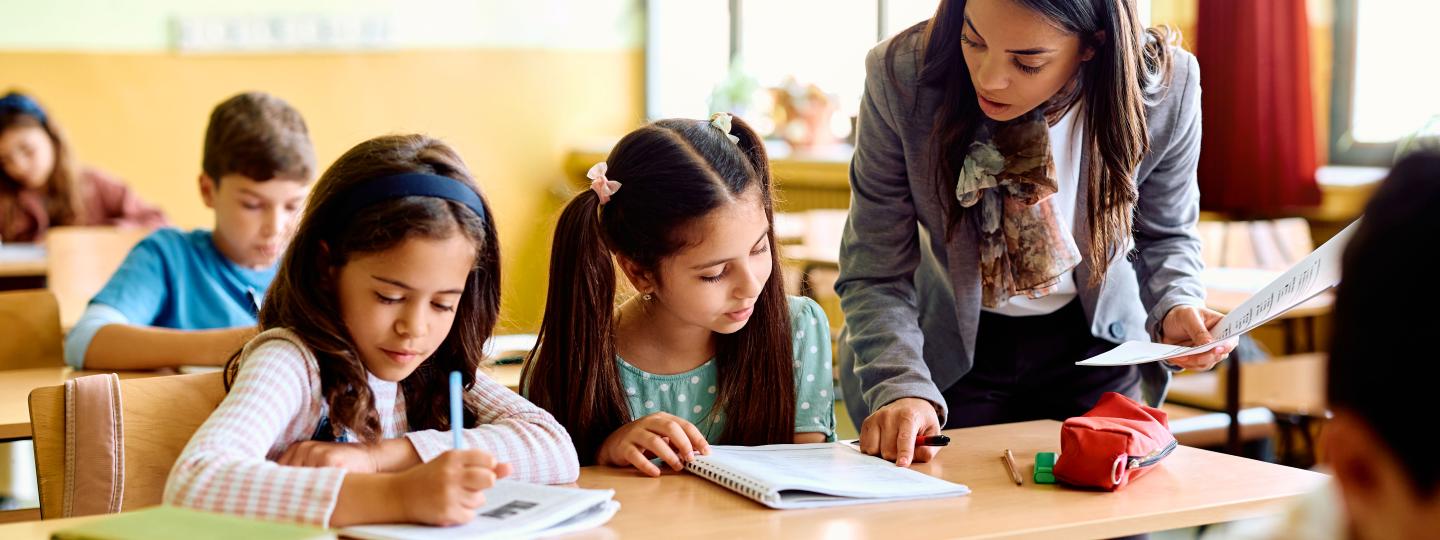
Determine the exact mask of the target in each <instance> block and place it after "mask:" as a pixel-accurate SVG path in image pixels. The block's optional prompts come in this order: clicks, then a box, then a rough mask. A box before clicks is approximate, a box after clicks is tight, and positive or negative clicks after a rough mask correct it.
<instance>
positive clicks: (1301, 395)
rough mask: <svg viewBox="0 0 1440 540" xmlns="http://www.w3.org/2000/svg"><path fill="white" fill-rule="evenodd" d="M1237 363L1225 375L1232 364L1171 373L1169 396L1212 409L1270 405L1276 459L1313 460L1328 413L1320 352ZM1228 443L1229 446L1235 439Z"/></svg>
mask: <svg viewBox="0 0 1440 540" xmlns="http://www.w3.org/2000/svg"><path fill="white" fill-rule="evenodd" d="M1240 366H1241V367H1240V368H1239V372H1238V373H1230V372H1229V370H1230V369H1234V367H1233V364H1230V363H1227V364H1225V365H1224V366H1223V367H1222V368H1220V369H1217V370H1216V371H1215V372H1212V373H1197V374H1194V375H1185V376H1180V377H1175V379H1174V380H1173V381H1172V382H1171V384H1170V397H1169V399H1170V400H1171V401H1173V402H1176V403H1184V404H1187V405H1193V406H1196V407H1202V408H1207V409H1212V410H1225V411H1229V410H1230V409H1231V408H1233V409H1234V410H1237V411H1238V410H1239V409H1241V408H1245V407H1265V408H1267V409H1270V410H1271V411H1272V412H1274V413H1275V420H1276V422H1275V427H1276V428H1277V433H1276V434H1277V435H1278V437H1277V438H1276V442H1277V448H1276V452H1277V454H1278V456H1279V459H1280V461H1281V462H1282V463H1287V464H1291V465H1298V466H1304V467H1308V466H1310V465H1312V464H1313V463H1315V461H1316V459H1317V458H1318V457H1319V455H1320V453H1319V451H1318V449H1317V448H1316V444H1315V443H1316V436H1315V433H1316V431H1317V428H1318V427H1319V426H1320V425H1323V423H1324V421H1325V419H1326V418H1329V415H1330V410H1329V406H1328V404H1327V402H1326V400H1325V373H1326V357H1325V355H1324V354H1305V355H1296V356H1290V357H1282V358H1276V359H1273V360H1270V361H1267V362H1256V363H1250V364H1240ZM1230 375H1238V377H1235V378H1237V379H1239V385H1238V391H1235V392H1234V393H1232V392H1231V391H1230V388H1229V387H1230V384H1231V381H1232V380H1234V379H1232V378H1231V377H1230ZM1227 395H1233V396H1235V398H1234V399H1235V400H1236V403H1228V400H1227V399H1226V396H1227ZM1227 405H1230V406H1232V407H1227ZM1231 443H1232V444H1231V446H1232V449H1233V448H1234V445H1235V444H1236V443H1238V439H1237V440H1234V441H1231Z"/></svg>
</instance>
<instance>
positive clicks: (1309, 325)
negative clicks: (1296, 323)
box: [1305, 317, 1320, 352]
mask: <svg viewBox="0 0 1440 540" xmlns="http://www.w3.org/2000/svg"><path fill="white" fill-rule="evenodd" d="M1315 319H1316V317H1306V318H1305V345H1306V347H1309V348H1307V349H1305V350H1306V351H1308V352H1315V351H1318V350H1320V344H1319V343H1317V342H1316V339H1315Z"/></svg>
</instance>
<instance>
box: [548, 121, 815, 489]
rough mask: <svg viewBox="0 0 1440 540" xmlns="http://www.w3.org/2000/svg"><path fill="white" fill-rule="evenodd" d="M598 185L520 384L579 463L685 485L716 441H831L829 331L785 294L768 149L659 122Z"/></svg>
mask: <svg viewBox="0 0 1440 540" xmlns="http://www.w3.org/2000/svg"><path fill="white" fill-rule="evenodd" d="M589 176H590V179H591V180H592V181H593V182H594V183H593V184H591V189H590V190H587V191H584V192H582V193H580V194H579V195H577V196H575V198H574V199H572V200H571V201H570V203H569V204H568V205H567V206H566V207H565V211H564V212H563V213H562V215H561V216H560V221H559V223H558V225H557V228H556V231H555V241H554V243H553V244H552V248H551V249H552V252H551V265H550V289H549V290H550V292H549V295H548V299H547V301H546V305H545V318H544V321H543V323H542V324H541V328H540V343H539V346H538V347H537V348H536V350H535V351H534V352H533V353H532V354H531V358H530V359H529V361H528V362H527V365H526V368H525V372H524V375H523V377H522V379H521V386H522V388H523V389H524V391H525V393H526V396H527V397H528V398H530V400H531V401H533V402H534V403H535V404H536V405H539V406H541V407H543V408H545V409H546V410H548V411H550V412H551V414H553V415H555V418H556V419H557V420H559V421H560V423H561V424H563V425H564V426H565V428H566V430H567V431H568V432H569V433H570V437H571V439H572V440H573V441H574V443H575V449H576V451H577V452H578V454H579V458H580V460H581V463H582V464H594V463H599V464H603V465H612V466H621V467H625V466H633V467H635V468H636V469H638V470H640V471H641V472H643V473H645V474H648V475H651V476H658V475H659V474H660V468H659V467H657V466H656V465H654V464H652V462H651V461H650V459H651V458H655V457H658V458H660V459H661V460H662V461H663V462H664V463H665V464H667V465H668V466H669V467H670V468H672V469H674V470H677V471H678V470H681V469H683V468H684V465H685V463H686V462H687V461H689V460H690V459H691V458H692V457H693V456H694V455H695V454H697V453H698V454H704V453H707V452H708V451H709V448H710V447H709V445H710V444H711V443H715V444H737V445H759V444H774V443H802V442H822V441H830V440H834V433H835V414H834V400H835V396H834V394H833V391H834V390H833V388H832V382H831V381H832V379H831V364H830V331H829V323H828V322H827V321H826V319H825V314H824V312H822V311H821V310H820V307H819V306H818V305H816V304H815V302H814V301H813V300H810V299H808V298H796V297H787V296H786V295H785V292H784V289H783V288H782V283H783V280H782V279H781V277H780V260H779V257H778V256H777V255H776V254H775V251H774V249H773V246H774V240H775V235H774V231H773V227H772V222H773V200H774V194H773V191H772V186H771V178H770V166H769V161H768V159H767V157H766V154H765V147H764V145H763V143H762V142H761V139H760V137H759V136H757V135H756V134H755V132H754V131H752V130H751V129H750V128H749V126H747V125H745V123H744V122H743V121H740V120H739V119H733V118H732V117H730V116H729V115H726V114H717V115H716V116H714V117H712V118H711V119H710V120H708V121H706V120H687V119H671V120H661V121H658V122H655V123H653V124H650V125H647V126H645V127H642V128H640V129H638V130H636V131H634V132H632V133H630V134H629V135H627V136H626V137H625V138H624V139H622V140H621V141H620V143H619V144H617V145H616V146H615V148H614V149H613V150H612V151H611V152H610V156H609V157H608V159H607V160H606V161H605V162H602V163H599V164H596V166H595V167H594V168H592V169H591V170H590V174H589ZM617 267H618V268H619V269H620V270H621V271H622V272H623V273H624V275H625V278H626V280H627V281H628V282H629V284H630V285H631V286H632V287H633V289H634V294H632V295H627V296H628V297H627V298H624V300H623V301H622V302H620V303H619V305H618V307H617V305H616V296H617V294H616V285H617V279H616V275H617V272H616V271H615V268H617Z"/></svg>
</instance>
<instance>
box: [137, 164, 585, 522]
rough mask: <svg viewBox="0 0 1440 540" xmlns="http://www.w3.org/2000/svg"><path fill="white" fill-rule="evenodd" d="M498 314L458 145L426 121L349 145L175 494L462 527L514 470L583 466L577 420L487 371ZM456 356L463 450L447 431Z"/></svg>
mask: <svg viewBox="0 0 1440 540" xmlns="http://www.w3.org/2000/svg"><path fill="white" fill-rule="evenodd" d="M499 312H500V247H499V243H498V236H497V235H496V232H495V222H494V219H493V215H492V214H491V212H490V208H489V206H488V205H487V204H486V203H485V200H484V198H483V197H482V196H481V195H480V192H479V188H478V187H477V186H476V183H475V180H474V178H473V177H472V176H471V174H470V172H469V171H468V170H467V169H466V167H465V164H464V163H463V162H462V161H461V159H460V156H458V155H457V154H456V153H455V151H454V150H452V149H451V148H450V147H449V146H446V145H445V143H443V142H440V141H438V140H435V139H432V138H429V137H424V136H420V135H404V136H386V137H379V138H376V139H371V140H369V141H366V142H364V143H361V144H360V145H359V146H356V147H355V148H352V149H351V150H350V151H349V152H346V153H345V155H343V156H341V157H340V159H339V160H337V161H336V162H335V164H334V165H331V167H330V169H329V170H327V171H326V172H325V174H324V175H323V176H321V177H320V180H319V181H318V182H317V183H316V185H315V188H314V191H313V192H312V193H311V195H310V199H309V202H308V203H307V206H306V208H305V213H304V215H303V217H302V218H301V221H300V225H299V227H298V229H297V230H296V233H295V237H294V240H293V241H292V242H291V244H290V247H289V249H288V250H287V251H286V252H285V254H284V256H283V257H282V258H281V262H280V269H279V273H278V274H277V275H276V277H275V281H274V283H273V284H272V285H271V288H270V292H269V295H268V297H267V299H266V301H265V305H264V307H263V308H262V309H261V311H260V326H261V328H262V330H264V331H263V332H262V333H261V334H260V335H259V336H256V337H255V339H254V340H252V341H251V342H250V343H249V344H248V345H246V346H245V348H244V349H243V350H242V351H241V352H239V353H238V354H237V355H236V356H235V357H234V358H232V359H231V360H230V362H229V364H228V365H227V367H226V377H225V380H226V383H227V386H228V388H229V394H228V395H227V396H226V397H225V400H224V401H223V402H221V404H220V406H219V408H218V409H217V410H216V411H215V413H214V414H212V415H211V416H210V418H209V420H207V421H206V422H205V424H204V425H202V426H201V427H200V429H199V431H197V432H196V434H195V436H194V438H192V439H191V441H190V444H189V445H187V446H186V448H185V451H184V452H183V453H182V454H181V455H180V458H179V459H178V460H177V461H176V463H175V467H174V469H173V470H172V471H171V473H170V479H169V482H168V483H167V485H166V487H165V502H166V503H167V504H174V505H179V506H187V507H191V508H196V509H201V510H208V511H214V512H224V513H229V514H235V515H240V516H245V517H253V518H261V519H271V520H279V521H290V522H299V523H307V524H312V525H319V526H331V527H338V526H346V525H356V524H363V523H399V522H414V523H423V524H430V525H454V524H459V523H464V522H467V521H469V520H470V519H472V518H473V517H474V515H475V510H476V509H478V508H479V507H480V506H481V505H482V504H483V503H484V500H485V497H484V494H483V493H482V491H483V490H484V489H486V488H489V487H490V486H492V485H493V484H494V482H495V481H496V480H497V479H499V478H502V477H507V476H508V477H511V478H517V479H520V480H526V481H532V482H543V483H565V482H572V481H574V480H575V479H576V477H577V476H578V475H579V468H578V463H577V461H576V457H575V451H574V448H573V447H572V446H571V444H570V438H569V436H567V435H566V433H565V429H564V428H563V427H561V425H560V424H559V423H558V422H556V421H555V419H554V418H553V417H552V416H550V414H549V413H546V412H545V411H544V410H542V409H540V408H539V407H536V406H534V405H532V404H531V403H530V402H528V401H526V400H525V399H524V398H522V397H520V396H518V395H516V394H515V393H514V392H511V391H510V390H508V389H506V388H505V387H504V386H503V385H501V384H499V383H497V382H495V381H493V380H490V379H489V378H487V377H485V376H484V375H483V374H478V373H477V371H476V368H477V367H478V366H479V364H480V361H481V357H482V352H481V348H482V345H483V344H484V343H485V341H486V340H487V339H488V338H489V337H490V335H491V332H492V331H493V329H494V327H495V322H496V319H497V318H498V316H499ZM451 371H459V372H460V373H461V374H462V384H463V387H464V388H465V398H464V407H463V408H464V412H463V424H464V425H463V426H461V427H463V438H464V443H465V444H464V448H465V449H453V443H452V438H451V434H450V433H448V432H447V430H449V429H450V428H451V426H450V420H449V416H448V415H447V407H446V405H447V399H446V391H445V390H446V384H445V379H446V376H447V375H448V374H449V373H450V372H451ZM277 464H278V465H279V466H276V465H277Z"/></svg>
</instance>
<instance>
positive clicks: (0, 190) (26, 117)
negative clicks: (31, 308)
mask: <svg viewBox="0 0 1440 540" xmlns="http://www.w3.org/2000/svg"><path fill="white" fill-rule="evenodd" d="M10 94H18V93H17V92H11V93H10ZM19 95H21V96H23V97H24V98H25V99H29V100H30V101H31V102H33V101H34V99H33V98H30V97H29V96H24V95H23V94H19ZM36 107H39V105H38V104H37V105H36ZM21 127H39V128H41V129H43V130H45V134H46V135H48V136H49V138H50V144H51V145H52V146H54V148H55V167H54V168H53V169H51V170H50V178H49V179H48V180H47V181H46V182H45V187H44V188H43V190H44V192H45V213H46V214H49V216H50V226H51V227H54V226H56V225H83V223H81V220H82V219H84V218H83V216H84V212H83V211H82V206H81V205H83V204H84V199H83V198H82V197H81V196H80V189H81V186H80V179H79V178H78V174H79V172H80V168H79V165H78V164H77V163H76V161H75V157H74V156H73V155H72V154H71V152H70V143H69V142H68V141H67V139H66V137H65V131H64V130H62V129H60V126H59V125H58V124H56V123H55V118H54V117H53V116H52V115H50V114H46V113H43V112H42V113H41V116H36V115H34V114H30V113H28V112H25V111H20V110H14V109H8V108H7V109H0V133H3V132H5V131H7V130H9V129H12V128H21ZM24 189H27V188H26V187H25V186H24V185H23V184H21V183H20V181H19V180H16V179H14V178H11V177H10V173H7V172H5V170H4V169H3V168H0V238H4V239H6V240H9V239H12V237H13V236H12V235H14V234H18V231H11V230H5V228H8V227H9V226H10V223H12V222H13V217H12V216H13V214H14V213H15V212H19V211H20V205H19V201H18V200H17V198H18V197H19V193H20V191H22V190H24Z"/></svg>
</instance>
